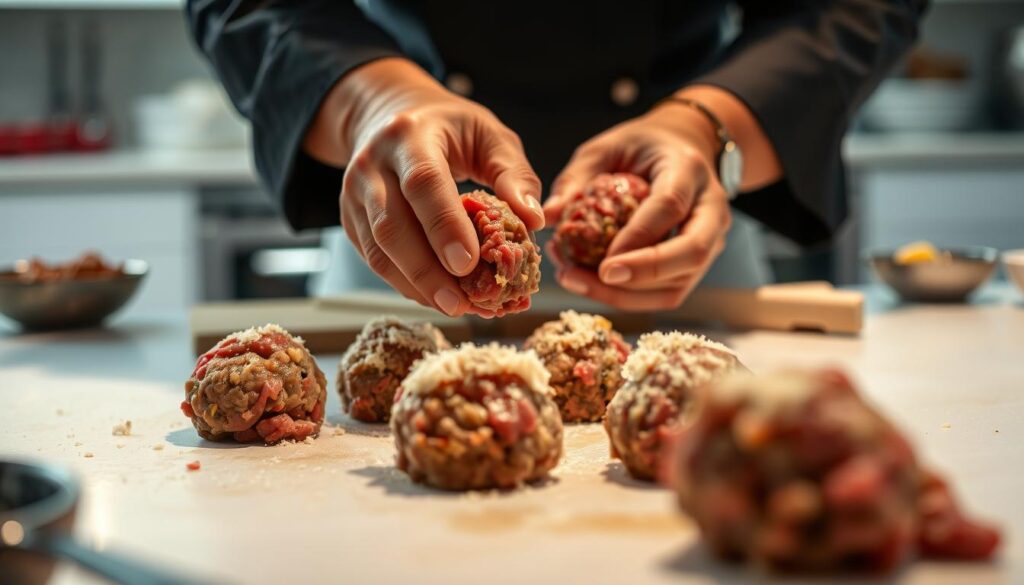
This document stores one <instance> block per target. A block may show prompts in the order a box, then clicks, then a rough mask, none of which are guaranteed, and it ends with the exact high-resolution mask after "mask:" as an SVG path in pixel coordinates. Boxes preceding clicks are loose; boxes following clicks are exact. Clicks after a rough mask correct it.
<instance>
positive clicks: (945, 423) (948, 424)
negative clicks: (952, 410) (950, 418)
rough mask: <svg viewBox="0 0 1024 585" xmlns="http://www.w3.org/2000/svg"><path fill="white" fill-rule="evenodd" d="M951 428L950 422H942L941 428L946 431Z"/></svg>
mask: <svg viewBox="0 0 1024 585" xmlns="http://www.w3.org/2000/svg"><path fill="white" fill-rule="evenodd" d="M951 428H953V424H952V423H948V422H944V423H942V430H944V431H948V430H949V429H951Z"/></svg>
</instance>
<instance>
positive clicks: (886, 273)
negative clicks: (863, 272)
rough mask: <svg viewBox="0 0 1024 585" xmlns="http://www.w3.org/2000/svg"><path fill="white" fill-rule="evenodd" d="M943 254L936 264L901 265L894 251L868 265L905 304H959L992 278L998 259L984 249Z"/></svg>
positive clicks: (993, 251)
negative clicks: (894, 256)
mask: <svg viewBox="0 0 1024 585" xmlns="http://www.w3.org/2000/svg"><path fill="white" fill-rule="evenodd" d="M942 252H943V256H944V257H942V258H940V259H939V260H936V261H935V262H917V263H911V264H898V263H896V261H895V260H894V259H893V254H894V252H893V251H891V250H890V251H883V252H877V253H873V254H871V255H869V257H868V262H869V263H870V264H871V267H872V268H874V269H875V273H876V274H877V275H878V277H879V278H881V279H882V281H883V282H885V283H886V284H887V285H889V286H891V287H892V288H893V289H894V290H895V291H896V292H897V293H899V295H900V297H902V298H903V300H905V301H912V302H925V303H959V302H963V301H965V300H966V299H967V295H969V294H971V293H972V292H974V291H975V289H977V288H978V287H979V286H981V285H982V284H983V283H984V282H985V281H986V280H988V279H989V277H990V276H992V273H993V272H994V271H995V269H996V259H997V258H998V255H999V253H998V251H997V250H996V249H994V248H987V247H984V246H976V247H971V248H961V249H955V250H942Z"/></svg>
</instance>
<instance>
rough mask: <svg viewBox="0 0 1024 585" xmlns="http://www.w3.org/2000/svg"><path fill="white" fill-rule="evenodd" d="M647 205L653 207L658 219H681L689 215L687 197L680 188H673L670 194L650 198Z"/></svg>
mask: <svg viewBox="0 0 1024 585" xmlns="http://www.w3.org/2000/svg"><path fill="white" fill-rule="evenodd" d="M649 205H652V206H653V207H654V211H656V212H657V213H658V217H672V218H678V219H682V218H684V217H686V216H687V214H689V213H690V201H689V196H688V195H687V194H686V192H685V191H684V190H683V189H682V188H680V187H676V188H673V189H672V191H671V193H667V194H665V195H661V196H658V197H651V201H650V203H649Z"/></svg>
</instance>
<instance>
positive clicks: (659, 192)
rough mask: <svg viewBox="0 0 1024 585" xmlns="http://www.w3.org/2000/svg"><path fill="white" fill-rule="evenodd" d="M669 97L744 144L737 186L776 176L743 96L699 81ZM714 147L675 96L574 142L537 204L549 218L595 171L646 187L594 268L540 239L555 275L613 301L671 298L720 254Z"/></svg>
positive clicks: (723, 218)
mask: <svg viewBox="0 0 1024 585" xmlns="http://www.w3.org/2000/svg"><path fill="white" fill-rule="evenodd" d="M677 95H679V96H680V97H687V98H690V99H693V100H695V101H698V102H700V103H702V104H704V105H705V106H707V107H709V108H710V109H711V111H713V112H714V113H715V115H716V116H717V117H718V118H719V119H721V120H722V122H723V123H724V124H725V127H726V128H728V129H729V131H730V132H731V133H732V135H733V139H734V140H735V141H736V143H737V144H738V145H739V147H740V149H741V150H742V151H743V158H744V163H745V164H744V167H743V178H742V182H741V186H740V187H741V189H742V190H744V191H754V190H757V189H760V188H762V187H765V186H767V185H770V184H772V183H775V182H777V181H779V180H780V179H781V178H782V176H783V171H782V165H781V163H780V162H779V158H778V155H777V153H776V152H775V148H774V146H773V145H772V142H771V140H770V139H769V138H768V136H767V134H766V133H765V132H764V129H763V128H762V127H761V125H760V123H759V122H758V120H757V117H756V116H755V115H754V114H753V112H751V111H750V109H749V108H748V107H747V106H746V104H745V103H744V102H743V101H742V100H740V99H739V98H737V97H736V96H735V95H733V94H732V93H729V92H728V91H726V90H723V89H720V88H717V87H712V86H701V85H695V86H691V87H688V88H685V89H683V90H681V91H680V92H678V93H677ZM719 147H720V144H719V139H718V137H717V134H716V132H715V127H714V125H713V124H712V123H711V122H710V120H708V119H707V118H706V117H705V116H704V115H703V114H701V113H700V112H698V111H696V110H695V109H693V108H692V107H691V106H687V105H684V104H680V103H678V102H663V103H662V104H661V105H659V106H657V107H655V108H654V109H653V110H651V111H650V112H648V113H647V114H645V115H643V116H641V117H639V118H635V119H633V120H630V121H628V122H625V123H623V124H620V125H618V126H615V127H614V128H611V129H610V130H608V131H606V132H604V133H602V134H599V135H598V136H596V137H594V138H592V139H591V140H589V141H587V142H586V143H585V144H583V145H582V146H580V147H579V148H578V149H577V150H576V153H575V154H574V155H573V157H572V159H571V160H570V161H569V164H568V165H567V166H566V167H565V169H564V170H563V171H562V174H561V175H560V176H559V177H558V179H557V180H556V181H555V184H554V186H553V188H552V192H551V197H550V198H549V199H548V201H547V203H546V204H545V205H544V211H545V215H546V216H547V220H548V223H550V224H552V225H553V224H555V223H557V222H558V220H559V218H560V217H561V213H562V209H563V208H564V207H565V204H566V202H567V201H568V200H569V198H570V197H572V195H574V194H576V193H578V192H580V191H581V190H582V189H583V186H584V185H585V184H586V183H587V182H588V181H589V180H590V179H592V178H593V177H594V176H595V175H597V174H598V173H602V172H615V171H629V172H632V173H635V174H637V175H640V176H642V177H646V178H647V179H648V180H649V181H650V182H651V194H650V195H649V196H648V197H647V199H645V200H644V201H643V202H642V203H641V204H640V206H639V207H638V208H637V210H636V213H635V214H634V215H633V217H632V218H631V219H630V221H629V222H628V223H627V224H626V226H625V227H623V229H622V231H620V232H619V234H618V235H617V236H616V237H615V239H614V240H612V243H611V245H610V246H609V248H608V254H607V256H606V258H605V259H604V261H603V262H602V263H601V265H600V266H599V267H598V270H597V272H596V273H594V272H592V271H589V270H584V269H581V268H578V267H573V266H571V265H570V264H567V263H566V262H563V261H562V260H561V259H560V258H559V256H558V254H557V250H554V249H553V246H549V247H548V253H549V254H550V255H551V257H552V258H553V259H554V261H555V263H556V264H557V266H558V281H559V283H561V285H562V286H563V287H565V288H566V289H568V290H571V291H573V292H576V293H579V294H582V295H586V296H589V297H591V298H593V299H596V300H598V301H601V302H604V303H606V304H609V305H612V306H614V307H618V308H620V309H626V310H636V311H643V310H648V311H649V310H658V309H669V308H674V307H677V306H679V304H681V303H682V301H683V300H684V299H685V298H686V296H687V295H688V294H690V291H691V290H693V287H694V286H696V285H697V283H698V282H699V281H700V279H701V278H702V277H703V276H704V274H705V273H706V272H707V270H708V268H709V267H710V266H711V263H712V262H713V261H714V259H715V258H716V257H717V256H718V255H719V254H720V253H721V252H722V249H723V248H724V247H725V235H726V233H727V232H728V231H729V226H730V224H731V222H732V216H731V214H730V212H729V203H728V198H727V197H726V194H725V191H724V190H723V189H722V185H721V184H720V183H719V182H718V171H717V168H718V164H717V160H716V159H717V156H718V149H719ZM677 228H678V232H675V230H676V229H677ZM669 235H671V236H672V237H670V238H668V239H666V236H669Z"/></svg>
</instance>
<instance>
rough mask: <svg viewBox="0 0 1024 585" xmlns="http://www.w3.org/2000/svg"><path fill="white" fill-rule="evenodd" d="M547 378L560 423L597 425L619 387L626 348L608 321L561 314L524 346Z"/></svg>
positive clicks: (539, 329) (588, 316)
mask: <svg viewBox="0 0 1024 585" xmlns="http://www.w3.org/2000/svg"><path fill="white" fill-rule="evenodd" d="M523 347H524V348H526V349H532V350H534V351H535V352H537V355H538V357H540V361H541V362H543V363H544V366H545V367H546V368H547V369H548V372H550V373H551V382H550V385H551V388H552V389H553V390H554V391H555V403H556V404H558V409H559V411H561V413H562V420H563V421H564V422H588V421H598V420H601V417H602V416H604V411H605V408H606V407H607V406H608V401H610V400H611V399H612V396H615V392H616V391H617V390H618V389H619V386H621V385H622V364H623V363H624V362H625V361H626V357H627V356H628V355H629V345H628V344H627V343H626V342H625V341H623V339H622V336H621V335H619V333H618V332H617V331H615V330H614V329H612V324H611V322H610V321H608V319H605V318H604V317H601V316H597V315H587V314H580V313H577V312H576V311H565V312H563V313H561V314H560V315H559V319H558V320H557V321H549V322H547V323H545V324H543V325H541V326H540V327H538V328H537V330H536V331H534V332H533V334H532V335H530V337H528V338H527V339H526V343H525V344H524V345H523Z"/></svg>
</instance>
